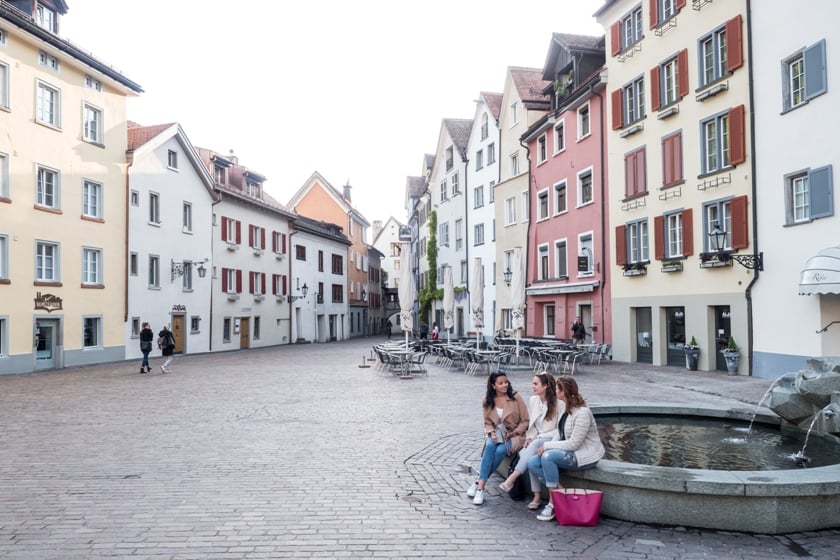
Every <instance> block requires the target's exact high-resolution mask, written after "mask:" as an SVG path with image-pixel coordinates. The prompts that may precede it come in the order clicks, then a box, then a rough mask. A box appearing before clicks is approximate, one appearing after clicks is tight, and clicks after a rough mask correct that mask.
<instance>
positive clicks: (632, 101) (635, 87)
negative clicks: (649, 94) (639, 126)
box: [622, 77, 645, 126]
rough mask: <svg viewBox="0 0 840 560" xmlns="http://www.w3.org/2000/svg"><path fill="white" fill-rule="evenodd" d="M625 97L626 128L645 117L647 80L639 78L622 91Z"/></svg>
mask: <svg viewBox="0 0 840 560" xmlns="http://www.w3.org/2000/svg"><path fill="white" fill-rule="evenodd" d="M622 94H623V96H624V126H627V125H629V124H633V123H634V122H637V121H639V120H641V119H642V117H644V116H645V80H644V78H643V77H638V78H636V79H635V80H633V81H632V82H630V83H629V84H627V85H626V86H624V88H623V90H622Z"/></svg>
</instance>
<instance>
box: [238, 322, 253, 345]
mask: <svg viewBox="0 0 840 560" xmlns="http://www.w3.org/2000/svg"><path fill="white" fill-rule="evenodd" d="M250 342H251V327H250V323H249V322H248V317H242V318H241V319H240V320H239V348H250Z"/></svg>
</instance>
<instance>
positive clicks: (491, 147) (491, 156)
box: [487, 142, 496, 165]
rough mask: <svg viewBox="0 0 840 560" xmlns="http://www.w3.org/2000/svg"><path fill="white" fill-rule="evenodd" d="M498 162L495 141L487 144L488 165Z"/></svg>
mask: <svg viewBox="0 0 840 560" xmlns="http://www.w3.org/2000/svg"><path fill="white" fill-rule="evenodd" d="M491 163H496V143H495V142H493V143H491V144H488V145H487V165H490V164H491Z"/></svg>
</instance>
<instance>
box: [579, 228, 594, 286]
mask: <svg viewBox="0 0 840 560" xmlns="http://www.w3.org/2000/svg"><path fill="white" fill-rule="evenodd" d="M578 247H580V252H579V254H580V256H585V257H586V267H584V268H582V267H581V266H580V265H581V264H583V263H578V276H592V275H593V274H594V273H595V272H594V271H595V264H594V262H593V261H594V260H595V253H594V251H593V250H592V247H593V242H592V234H591V233H587V234H583V235H580V236H578Z"/></svg>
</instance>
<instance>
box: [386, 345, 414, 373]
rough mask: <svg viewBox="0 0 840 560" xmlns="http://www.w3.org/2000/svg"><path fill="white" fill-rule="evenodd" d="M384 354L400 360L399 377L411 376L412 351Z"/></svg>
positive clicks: (395, 351)
mask: <svg viewBox="0 0 840 560" xmlns="http://www.w3.org/2000/svg"><path fill="white" fill-rule="evenodd" d="M386 352H388V353H389V354H391V355H392V356H396V357H398V358H399V359H400V369H401V370H402V372H401V373H400V377H403V376H406V375H409V374H411V371H410V369H411V367H410V366H411V356H412V354H414V350H386Z"/></svg>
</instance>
